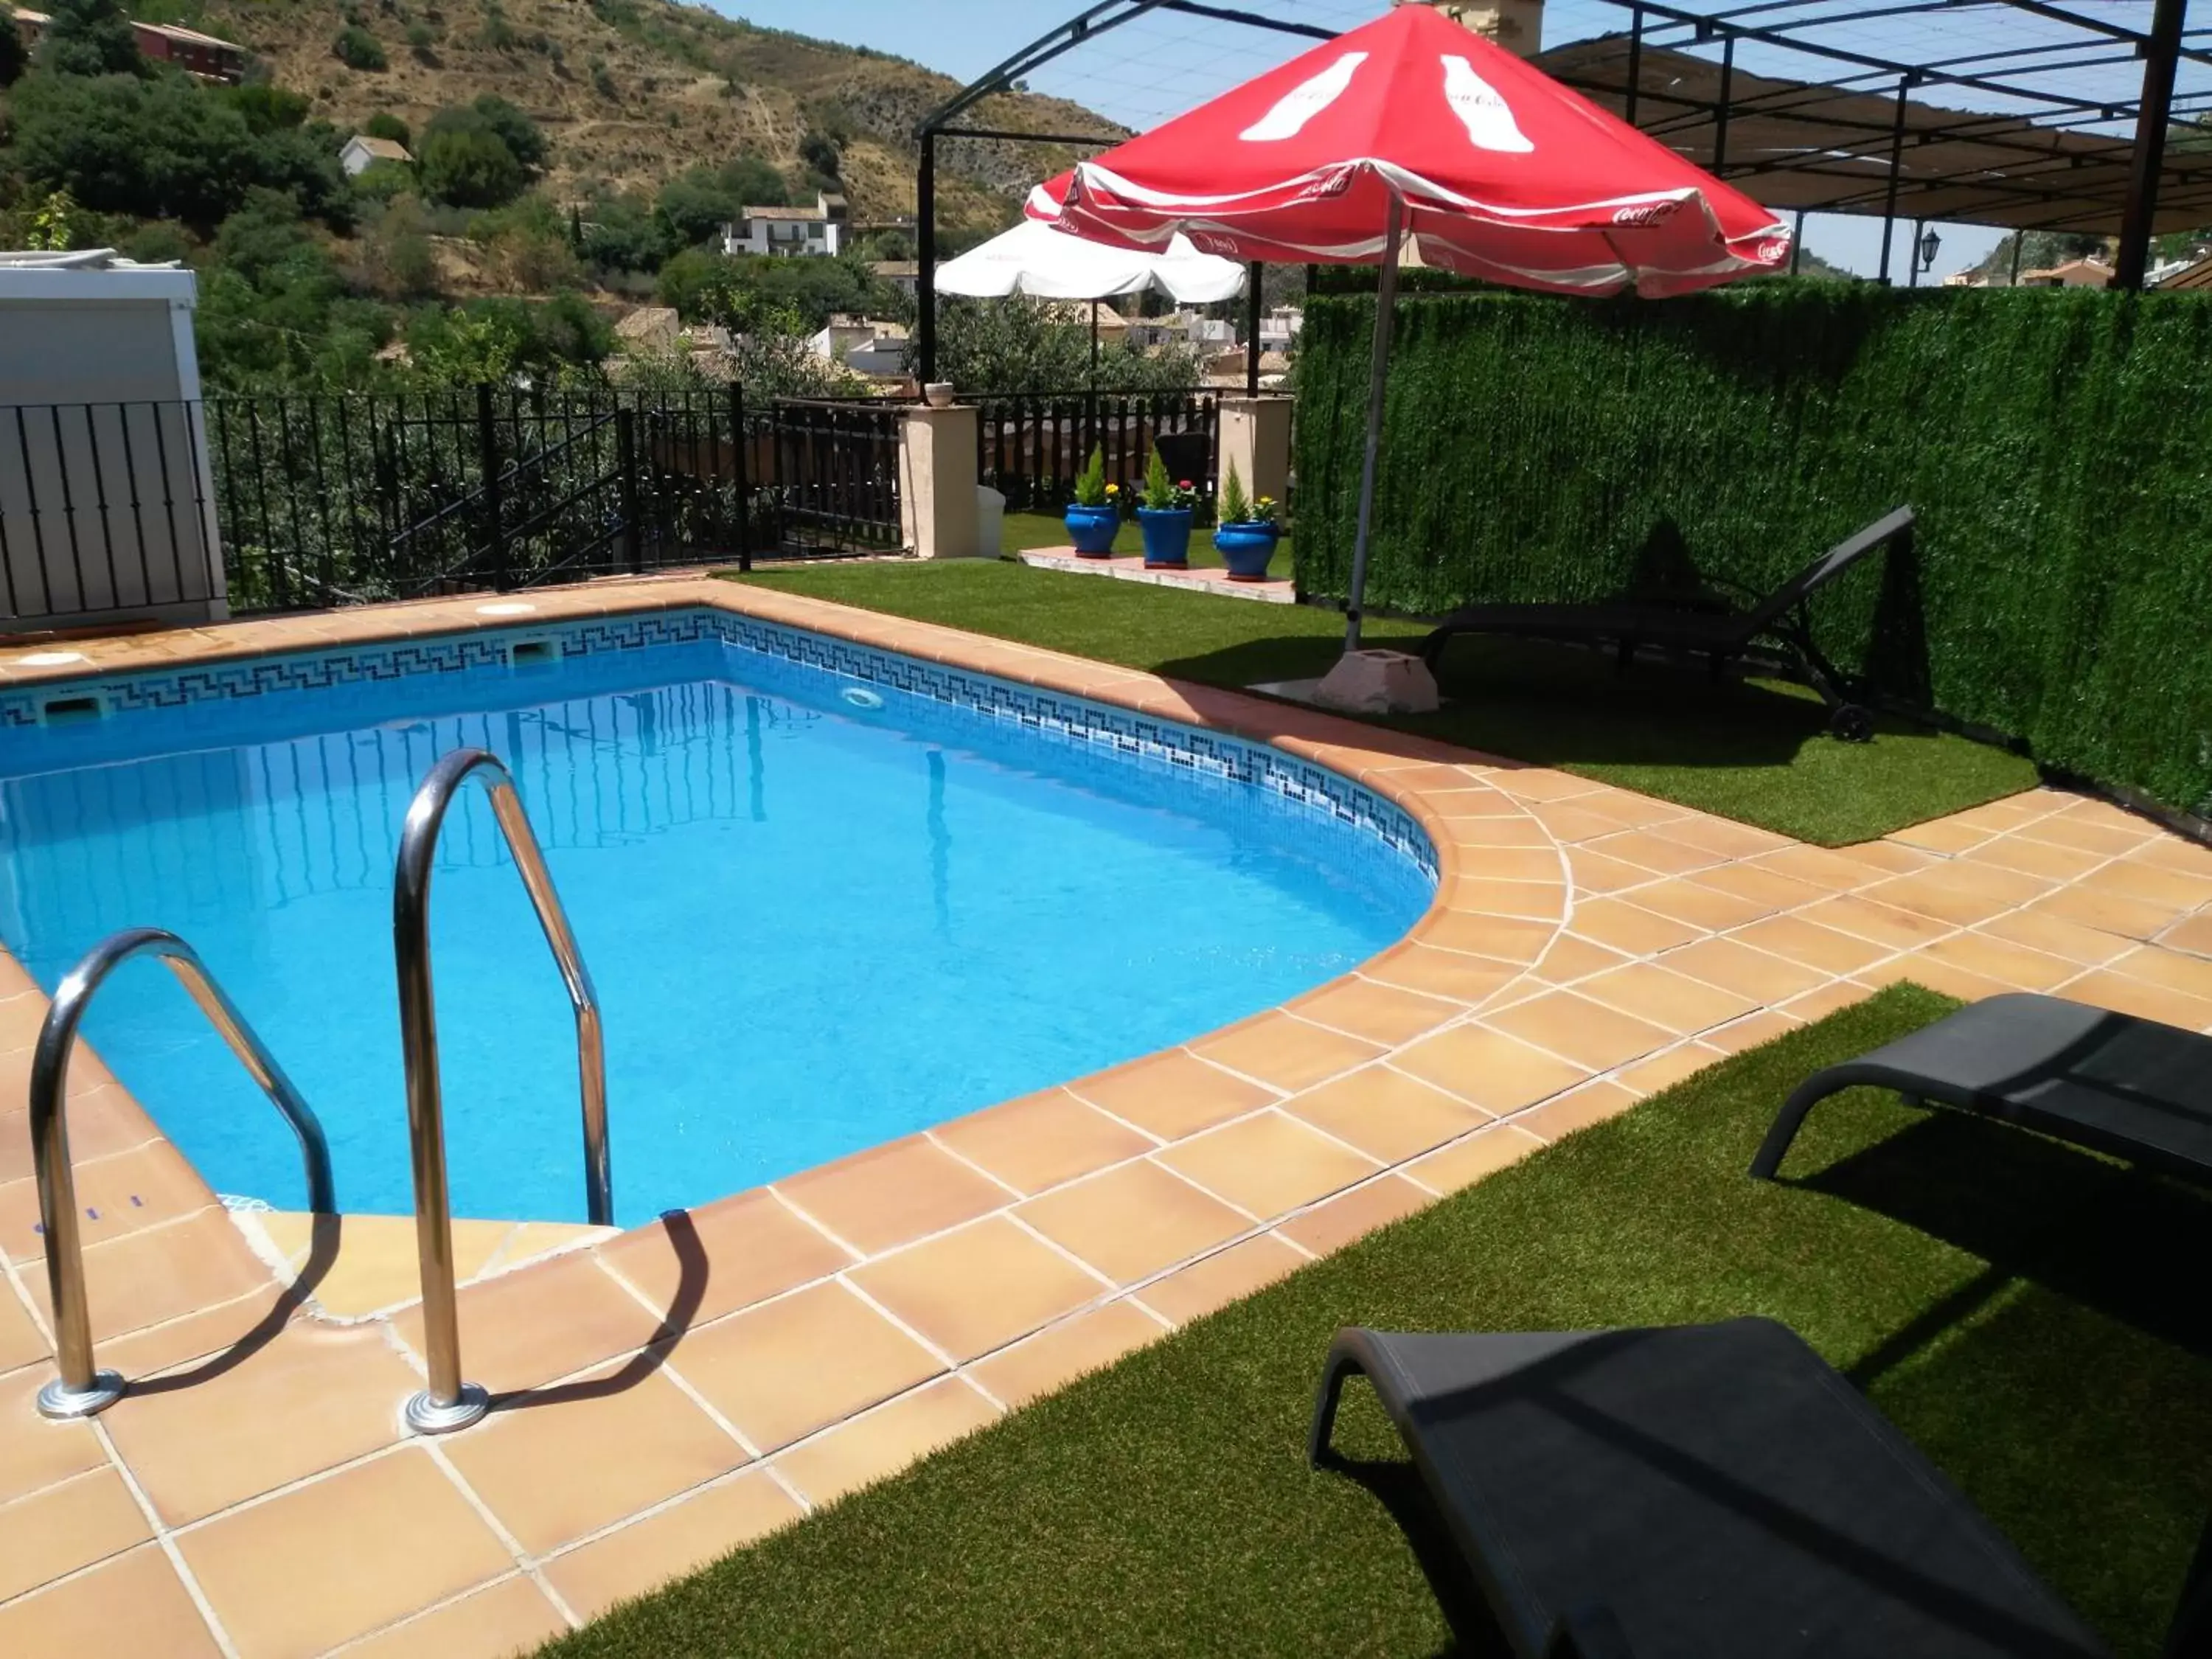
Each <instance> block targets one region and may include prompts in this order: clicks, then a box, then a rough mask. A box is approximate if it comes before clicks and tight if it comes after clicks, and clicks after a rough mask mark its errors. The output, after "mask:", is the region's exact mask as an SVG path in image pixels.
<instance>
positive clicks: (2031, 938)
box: [1975, 910, 2133, 968]
mask: <svg viewBox="0 0 2212 1659" xmlns="http://www.w3.org/2000/svg"><path fill="white" fill-rule="evenodd" d="M1975 931H1976V932H1978V933H1986V934H1988V935H1989V936H1990V937H1991V938H1993V939H2003V940H2005V941H2006V942H2008V944H2013V945H2026V946H2027V948H2028V949H2029V950H2031V951H2042V952H2044V954H2045V955H2046V956H2054V957H2064V958H2065V959H2066V960H2067V961H2069V962H2072V963H2079V964H2080V965H2081V966H2082V967H2084V968H2093V967H2095V966H2097V965H2098V964H2099V963H2105V962H2110V961H2111V960H2112V958H2113V957H2117V956H2119V955H2121V954H2122V953H2124V952H2125V951H2129V950H2130V949H2132V948H2133V943H2132V941H2130V940H2129V939H2124V938H2122V937H2121V936H2120V935H2119V934H2118V933H2106V932H2105V931H2104V930H2103V929H2102V928H2098V927H2083V926H2082V925H2081V923H2079V922H2076V921H2067V920H2066V919H2065V918H2064V917H2063V916H2054V915H2047V914H2045V913H2044V912H2041V911H2037V910H2014V911H2010V912H2008V913H2007V914H2006V915H2002V916H1992V917H1990V919H1989V920H1988V921H1985V922H1984V923H1982V924H1981V926H1980V927H1978V928H1977V929H1976V930H1975Z"/></svg>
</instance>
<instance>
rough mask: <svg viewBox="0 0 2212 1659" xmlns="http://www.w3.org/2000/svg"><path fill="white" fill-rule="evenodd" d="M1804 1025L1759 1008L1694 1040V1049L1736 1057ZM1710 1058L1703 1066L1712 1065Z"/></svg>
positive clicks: (1782, 1014) (1790, 1018) (1779, 1013)
mask: <svg viewBox="0 0 2212 1659" xmlns="http://www.w3.org/2000/svg"><path fill="white" fill-rule="evenodd" d="M1802 1024H1804V1021H1803V1020H1802V1019H1800V1018H1796V1016H1794V1015H1790V1014H1785V1013H1783V1012H1780V1011H1779V1010H1778V1009H1773V1008H1762V1009H1760V1010H1759V1012H1757V1013H1755V1014H1752V1015H1748V1016H1747V1017H1746V1018H1742V1019H1739V1020H1735V1021H1733V1022H1732V1023H1730V1024H1727V1025H1723V1026H1722V1027H1721V1028H1720V1029H1719V1030H1717V1031H1708V1032H1706V1033H1705V1035H1704V1036H1701V1037H1699V1039H1698V1043H1699V1047H1701V1048H1713V1049H1717V1050H1719V1052H1720V1053H1721V1054H1741V1053H1742V1052H1743V1051H1744V1050H1745V1049H1747V1048H1757V1047H1759V1044H1760V1043H1762V1042H1772V1041H1773V1040H1774V1039H1775V1038H1776V1037H1778V1036H1786V1035H1788V1034H1789V1033H1790V1032H1791V1031H1794V1030H1796V1029H1797V1028H1798V1027H1799V1026H1800V1025H1802ZM1712 1058H1713V1057H1711V1056H1708V1057H1707V1060H1706V1063H1707V1064H1711V1063H1712Z"/></svg>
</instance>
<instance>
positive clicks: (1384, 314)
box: [1344, 190, 1406, 656]
mask: <svg viewBox="0 0 2212 1659" xmlns="http://www.w3.org/2000/svg"><path fill="white" fill-rule="evenodd" d="M1405 219H1406V204H1404V203H1403V202H1401V201H1400V200H1399V199H1398V192H1397V191H1395V190H1394V191H1391V192H1390V229H1389V246H1388V247H1386V248H1385V249H1384V250H1383V275H1382V277H1381V279H1380V280H1379V281H1378V282H1377V283H1376V289H1375V363H1374V367H1373V368H1372V370H1371V371H1370V376H1369V379H1368V382H1367V456H1366V459H1365V460H1364V461H1363V462H1362V463H1361V465H1360V470H1359V529H1358V537H1357V538H1356V539H1355V540H1354V541H1353V542H1352V594H1351V598H1350V601H1349V603H1347V604H1346V606H1345V611H1344V617H1345V621H1344V652H1345V654H1346V656H1350V655H1351V654H1352V653H1353V652H1355V651H1357V650H1358V649H1359V617H1360V607H1361V605H1363V604H1364V602H1365V599H1366V597H1367V539H1368V536H1369V534H1370V532H1371V530H1372V529H1373V527H1374V521H1375V464H1376V458H1377V457H1378V456H1379V455H1380V453H1382V448H1383V382H1384V380H1385V379H1386V378H1387V377H1388V375H1389V369H1390V330H1391V327H1392V325H1394V324H1395V322H1396V321H1397V314H1398V243H1399V240H1400V237H1401V234H1402V233H1403V230H1404V228H1405Z"/></svg>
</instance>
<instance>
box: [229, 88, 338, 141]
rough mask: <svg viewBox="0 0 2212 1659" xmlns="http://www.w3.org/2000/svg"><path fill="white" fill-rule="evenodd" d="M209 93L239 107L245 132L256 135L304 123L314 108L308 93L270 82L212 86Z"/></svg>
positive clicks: (282, 130) (234, 106)
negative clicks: (308, 98)
mask: <svg viewBox="0 0 2212 1659" xmlns="http://www.w3.org/2000/svg"><path fill="white" fill-rule="evenodd" d="M207 95H208V96H209V97H210V98H212V99H214V100H216V102H218V103H222V104H228V105H229V106H230V107H231V108H233V109H234V110H236V111H237V112H239V114H240V116H241V117H242V118H244V119H245V122H246V131H249V132H252V133H253V134H255V135H256V136H263V135H266V134H268V133H271V132H287V131H291V130H292V129H293V128H295V127H298V126H301V125H305V124H306V122H307V114H308V112H309V111H310V110H311V109H313V105H312V104H311V103H310V102H309V101H308V100H307V96H306V94H302V93H297V92H287V91H286V90H285V89H284V88H282V87H280V86H277V85H276V83H275V82H268V81H264V82H258V83H256V84H254V85H252V86H244V87H215V88H209V89H208V93H207Z"/></svg>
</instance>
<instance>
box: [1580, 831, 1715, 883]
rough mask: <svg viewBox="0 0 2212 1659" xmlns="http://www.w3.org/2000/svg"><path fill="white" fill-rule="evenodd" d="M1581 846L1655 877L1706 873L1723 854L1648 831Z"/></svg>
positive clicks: (1623, 834) (1601, 839) (1598, 840)
mask: <svg viewBox="0 0 2212 1659" xmlns="http://www.w3.org/2000/svg"><path fill="white" fill-rule="evenodd" d="M1583 846H1584V847H1586V848H1588V849H1589V851H1591V852H1593V853H1599V854H1603V855H1604V856H1605V857H1607V858H1609V859H1619V860H1620V861H1621V862H1623V863H1624V864H1632V865H1635V866H1637V867H1638V868H1639V869H1643V870H1648V871H1650V872H1651V873H1652V874H1653V875H1656V876H1680V875H1686V874H1687V873H1688V872H1690V871H1692V870H1706V869H1710V868H1711V867H1712V866H1714V865H1716V864H1718V863H1720V862H1721V861H1722V860H1723V854H1718V853H1714V852H1710V851H1708V850H1707V849H1705V848H1702V847H1692V845H1690V843H1689V842H1680V841H1674V840H1670V839H1669V838H1668V836H1666V835H1665V834H1664V833H1654V832H1653V831H1651V830H1649V829H1630V830H1626V831H1624V832H1623V833H1621V834H1620V835H1617V836H1600V837H1599V838H1598V839H1597V840H1595V841H1591V842H1584V843H1583Z"/></svg>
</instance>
